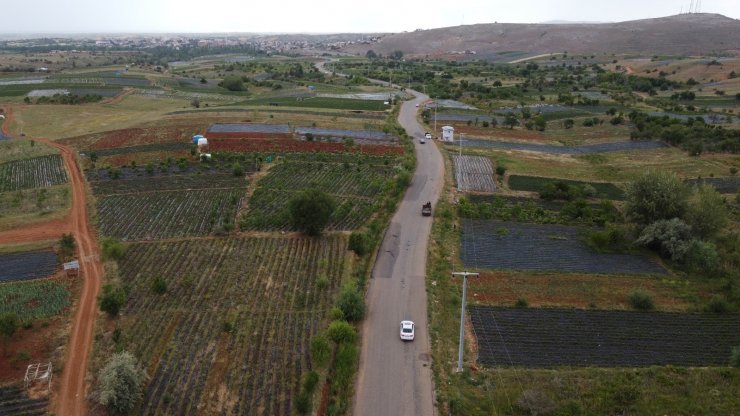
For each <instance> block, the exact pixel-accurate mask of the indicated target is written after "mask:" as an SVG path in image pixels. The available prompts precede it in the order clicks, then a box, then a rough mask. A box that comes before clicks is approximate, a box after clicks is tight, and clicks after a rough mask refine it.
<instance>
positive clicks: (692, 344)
mask: <svg viewBox="0 0 740 416" xmlns="http://www.w3.org/2000/svg"><path fill="white" fill-rule="evenodd" d="M470 318H471V322H472V323H473V330H474V331H475V337H476V339H477V345H478V361H479V362H480V363H481V364H483V365H485V366H488V367H512V366H513V367H559V366H599V367H622V366H627V367H639V366H652V365H678V366H702V367H703V366H724V365H727V363H728V362H729V359H730V354H731V351H732V348H733V347H735V346H737V345H740V331H738V330H737V329H738V328H740V316H738V315H715V314H689V313H686V314H679V313H658V312H628V311H598V310H577V309H521V308H516V309H511V308H497V307H482V306H472V307H471V308H470Z"/></svg>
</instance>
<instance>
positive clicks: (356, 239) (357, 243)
mask: <svg viewBox="0 0 740 416" xmlns="http://www.w3.org/2000/svg"><path fill="white" fill-rule="evenodd" d="M348 247H349V249H350V250H352V251H354V252H355V253H356V254H357V255H358V256H364V255H365V254H366V253H367V252H368V250H369V249H370V237H369V236H368V235H367V234H366V233H364V232H362V231H353V232H352V234H350V236H349V245H348Z"/></svg>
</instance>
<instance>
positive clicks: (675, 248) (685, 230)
mask: <svg viewBox="0 0 740 416" xmlns="http://www.w3.org/2000/svg"><path fill="white" fill-rule="evenodd" d="M690 240H691V227H689V226H688V225H687V224H686V223H685V222H683V220H680V219H678V218H673V219H670V220H657V221H655V222H654V223H652V224H650V225H648V226H647V227H645V228H644V229H643V230H642V233H640V237H639V238H638V239H637V241H636V243H637V244H639V245H643V246H646V247H650V248H652V249H655V250H659V251H660V253H661V254H662V255H663V256H666V257H670V258H671V260H673V261H683V260H684V259H685V257H686V252H687V251H688V250H689V241H690Z"/></svg>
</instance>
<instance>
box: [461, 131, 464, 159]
mask: <svg viewBox="0 0 740 416" xmlns="http://www.w3.org/2000/svg"><path fill="white" fill-rule="evenodd" d="M464 138H465V133H460V156H462V142H463V139H464Z"/></svg>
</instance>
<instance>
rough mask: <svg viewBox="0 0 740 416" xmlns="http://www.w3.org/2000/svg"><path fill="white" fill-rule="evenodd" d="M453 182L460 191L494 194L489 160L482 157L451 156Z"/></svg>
mask: <svg viewBox="0 0 740 416" xmlns="http://www.w3.org/2000/svg"><path fill="white" fill-rule="evenodd" d="M452 161H453V164H454V166H455V182H456V183H457V188H458V189H459V190H461V191H476V192H496V183H495V182H494V181H493V166H492V165H491V160H490V159H488V158H486V157H483V156H458V155H453V156H452Z"/></svg>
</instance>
